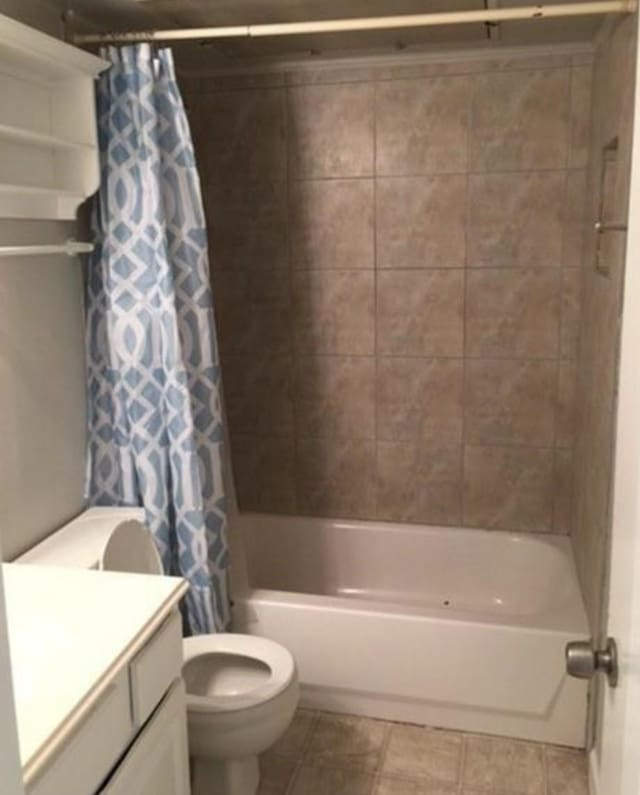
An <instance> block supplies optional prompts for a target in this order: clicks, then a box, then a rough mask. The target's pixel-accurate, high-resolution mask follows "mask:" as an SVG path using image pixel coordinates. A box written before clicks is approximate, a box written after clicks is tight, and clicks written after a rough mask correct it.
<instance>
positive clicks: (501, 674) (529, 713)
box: [234, 514, 589, 747]
mask: <svg viewBox="0 0 640 795" xmlns="http://www.w3.org/2000/svg"><path fill="white" fill-rule="evenodd" d="M238 526H239V530H240V532H241V535H242V538H243V539H244V547H245V552H246V557H247V568H248V575H249V582H250V589H249V590H248V592H247V593H246V594H245V595H241V596H240V597H239V598H236V605H235V610H234V619H235V629H236V630H238V631H244V632H249V633H252V634H256V635H264V636H266V637H270V638H273V639H274V640H277V641H280V642H281V643H283V644H284V645H285V646H287V647H288V648H289V649H290V650H291V651H292V652H293V654H294V655H295V657H296V660H297V662H298V667H299V672H300V678H301V681H302V685H303V688H302V692H303V703H305V704H306V705H308V706H311V707H316V708H321V709H327V710H332V711H337V712H350V713H355V714H362V715H369V716H371V717H378V718H386V719H390V720H401V721H409V722H414V723H424V724H428V725H432V726H442V727H447V728H455V729H461V730H466V731H477V732H487V733H491V734H502V735H507V736H513V737H523V738H527V739H532V740H540V741H544V742H550V743H559V744H563V745H571V746H576V747H581V746H583V745H584V736H585V722H586V708H587V685H586V683H585V682H582V681H579V680H576V679H570V678H569V677H567V676H566V674H565V670H564V645H565V643H566V642H567V641H568V640H572V639H576V638H578V639H579V638H583V637H588V634H589V632H588V629H587V620H586V616H585V612H584V607H583V604H582V599H581V597H580V592H579V589H578V583H577V579H576V574H575V570H574V564H573V560H572V556H571V548H570V544H569V541H568V539H566V538H564V537H558V536H531V535H517V534H512V533H502V532H487V531H483V530H466V529H457V528H449V527H447V528H440V527H427V526H415V525H405V524H387V523H380V522H357V521H334V520H323V519H307V518H298V517H280V516H264V515H258V514H243V515H241V516H240V517H239V518H238Z"/></svg>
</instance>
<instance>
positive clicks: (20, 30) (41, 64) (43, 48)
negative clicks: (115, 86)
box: [0, 14, 107, 84]
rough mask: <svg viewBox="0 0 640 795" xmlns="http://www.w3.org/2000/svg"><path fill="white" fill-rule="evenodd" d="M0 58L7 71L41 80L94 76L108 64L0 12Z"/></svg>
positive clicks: (49, 81) (25, 77)
mask: <svg viewBox="0 0 640 795" xmlns="http://www.w3.org/2000/svg"><path fill="white" fill-rule="evenodd" d="M0 62H1V63H2V65H3V68H4V69H5V70H6V71H7V72H8V73H9V74H13V75H14V76H16V77H20V78H24V79H26V80H33V81H35V82H39V83H44V84H49V83H55V82H58V81H60V80H69V79H70V78H72V77H78V76H82V75H90V76H92V77H96V76H97V75H98V74H99V73H100V72H101V71H102V70H103V69H104V68H105V67H106V65H107V64H106V63H105V62H104V61H103V60H102V59H100V58H97V57H96V56H95V55H91V54H90V53H87V52H85V51H84V50H81V49H79V48H78V47H72V46H71V45H69V44H66V43H65V42H63V41H60V40H59V39H55V38H53V36H47V35H46V34H44V33H41V32H40V31H38V30H35V29H34V28H30V27H29V26H28V25H23V24H22V23H20V22H16V20H15V19H12V18H11V17H7V16H5V15H4V14H0Z"/></svg>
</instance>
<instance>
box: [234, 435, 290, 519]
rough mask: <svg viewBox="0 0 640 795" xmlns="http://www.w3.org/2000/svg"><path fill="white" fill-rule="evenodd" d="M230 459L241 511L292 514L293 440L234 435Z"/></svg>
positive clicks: (280, 437)
mask: <svg viewBox="0 0 640 795" xmlns="http://www.w3.org/2000/svg"><path fill="white" fill-rule="evenodd" d="M231 457H232V460H233V474H234V479H235V485H236V492H237V495H238V502H239V504H240V506H241V507H242V509H243V510H245V511H266V512H270V513H295V510H296V497H295V485H294V442H293V438H291V437H286V436H284V437H283V436H249V435H245V434H239V433H234V434H233V435H232V438H231Z"/></svg>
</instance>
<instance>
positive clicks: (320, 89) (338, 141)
mask: <svg viewBox="0 0 640 795" xmlns="http://www.w3.org/2000/svg"><path fill="white" fill-rule="evenodd" d="M287 113H288V116H287V125H288V126H287V134H288V146H289V168H290V173H291V176H292V177H294V178H304V177H363V176H369V175H371V174H373V115H374V87H373V85H372V84H367V83H362V84H355V83H354V84H347V85H324V86H323V85H319V86H304V87H300V88H290V89H288V90H287Z"/></svg>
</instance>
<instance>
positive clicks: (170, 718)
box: [100, 679, 190, 795]
mask: <svg viewBox="0 0 640 795" xmlns="http://www.w3.org/2000/svg"><path fill="white" fill-rule="evenodd" d="M189 793H190V784H189V757H188V748H187V713H186V703H185V690H184V683H183V681H182V680H181V679H180V680H178V681H177V682H176V683H175V684H174V685H173V687H172V688H171V690H169V693H168V694H167V695H166V696H165V698H164V700H163V701H162V703H161V705H160V706H159V707H158V709H157V710H156V713H155V714H154V716H153V717H152V718H151V719H150V721H149V723H148V724H147V725H146V726H145V728H144V729H143V730H142V732H141V733H140V735H139V736H138V737H137V739H136V741H135V742H134V743H133V745H132V746H131V748H130V749H129V751H128V752H127V755H126V756H125V757H124V759H123V760H122V762H121V763H120V765H119V766H118V768H117V769H116V771H115V773H113V775H112V777H111V779H110V780H109V782H108V783H107V785H106V786H105V787H104V788H103V789H102V790H100V795H189Z"/></svg>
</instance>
